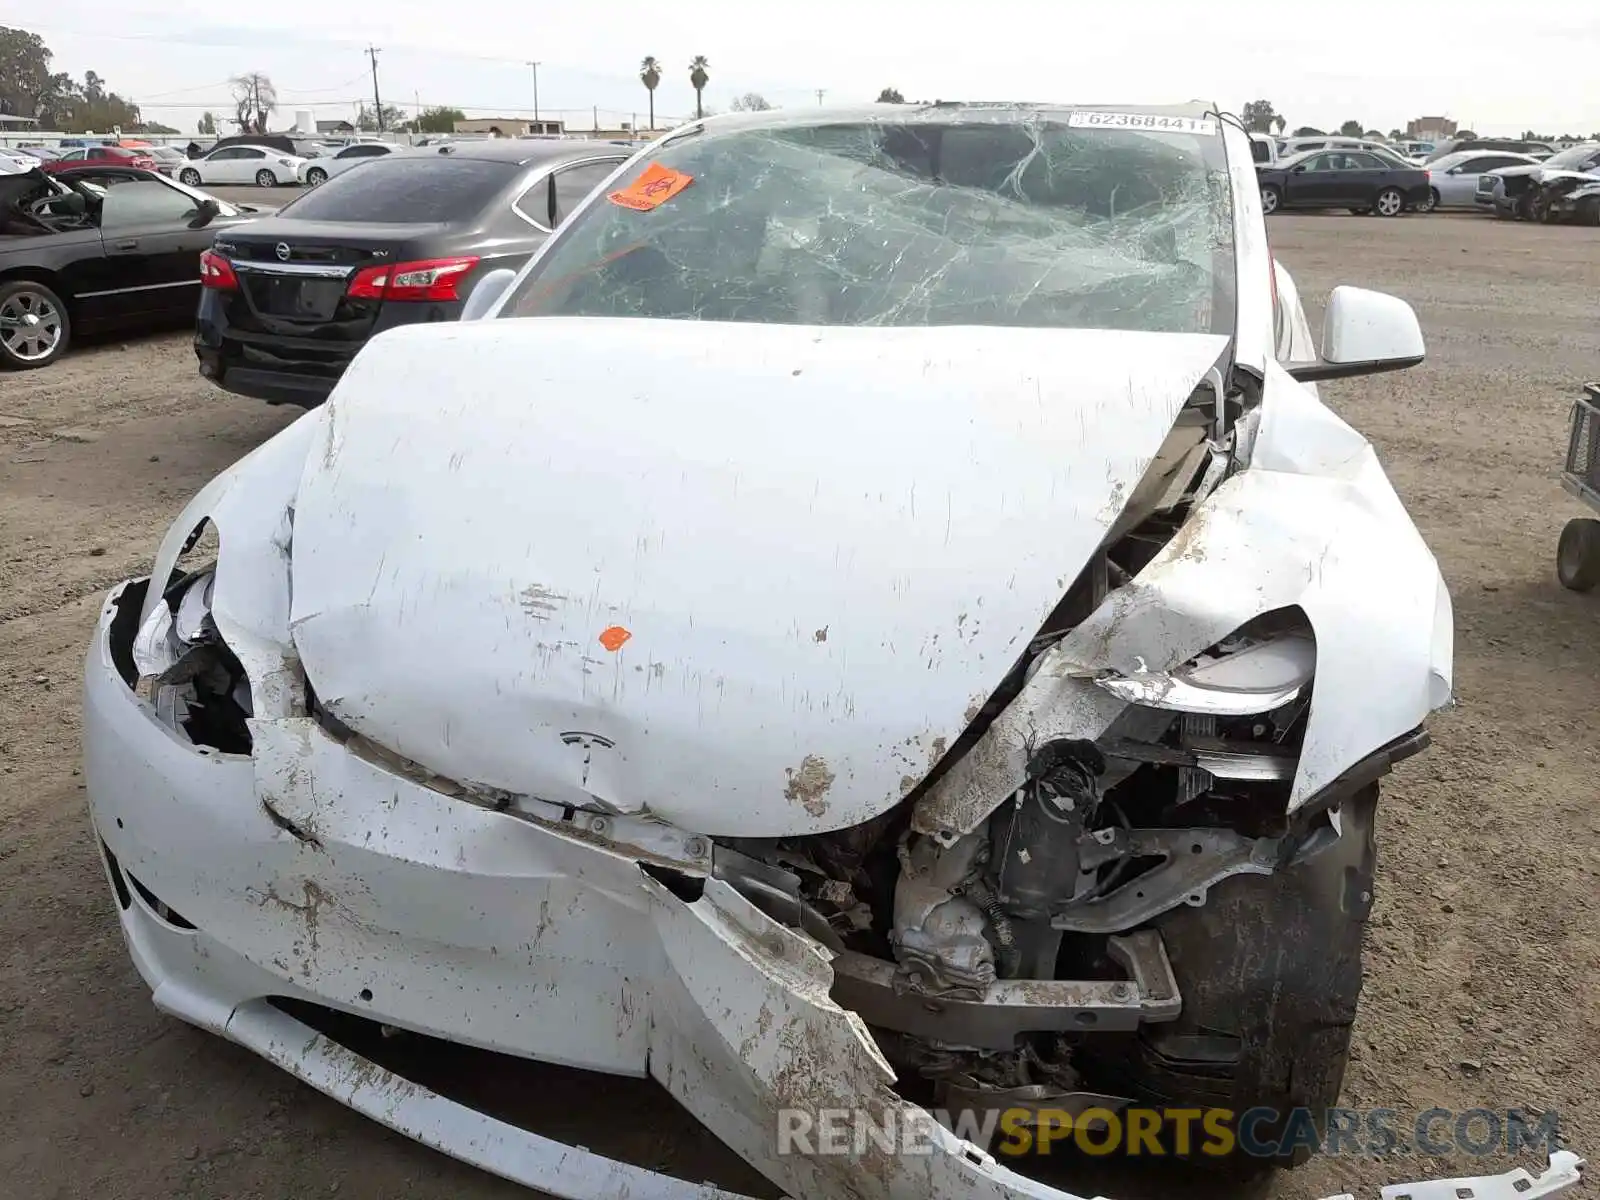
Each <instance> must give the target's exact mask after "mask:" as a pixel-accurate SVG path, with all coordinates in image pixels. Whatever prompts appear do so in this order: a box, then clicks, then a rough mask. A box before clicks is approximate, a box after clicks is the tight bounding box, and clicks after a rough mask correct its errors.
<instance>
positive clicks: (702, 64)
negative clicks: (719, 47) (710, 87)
mask: <svg viewBox="0 0 1600 1200" xmlns="http://www.w3.org/2000/svg"><path fill="white" fill-rule="evenodd" d="M710 82H711V64H710V63H709V62H707V61H706V56H705V55H704V54H696V55H695V56H694V58H692V59H690V60H689V83H690V85H691V86H692V87H693V88H694V115H695V116H696V117H703V116H705V115H706V107H705V91H706V84H708V83H710Z"/></svg>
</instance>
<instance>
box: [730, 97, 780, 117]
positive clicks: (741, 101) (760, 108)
mask: <svg viewBox="0 0 1600 1200" xmlns="http://www.w3.org/2000/svg"><path fill="white" fill-rule="evenodd" d="M771 107H772V103H771V102H770V101H769V100H768V99H767V98H766V97H765V96H763V95H762V94H761V93H760V92H746V93H745V94H744V95H742V96H739V97H737V98H736V99H735V100H734V102H733V103H732V104H730V105H728V108H729V110H730V111H732V112H766V111H767V110H768V109H770V108H771Z"/></svg>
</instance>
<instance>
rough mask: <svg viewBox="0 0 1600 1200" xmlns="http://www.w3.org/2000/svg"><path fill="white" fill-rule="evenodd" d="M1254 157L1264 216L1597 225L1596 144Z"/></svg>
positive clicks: (1599, 170)
mask: <svg viewBox="0 0 1600 1200" xmlns="http://www.w3.org/2000/svg"><path fill="white" fill-rule="evenodd" d="M1259 144H1260V143H1259V140H1258V142H1257V145H1258V146H1259ZM1257 158H1258V161H1257V163H1256V175H1257V178H1258V181H1259V183H1260V186H1261V206H1262V208H1263V209H1265V210H1266V212H1267V213H1268V214H1271V213H1275V212H1279V211H1281V210H1284V209H1289V208H1321V209H1327V208H1348V209H1349V210H1350V211H1351V212H1355V213H1376V214H1378V215H1379V216H1384V217H1395V216H1399V215H1400V214H1401V213H1403V212H1407V211H1411V212H1433V211H1435V210H1437V209H1456V210H1467V211H1471V210H1480V211H1490V212H1493V213H1495V214H1496V215H1498V216H1502V217H1515V218H1518V219H1521V220H1535V221H1546V222H1554V221H1564V220H1576V221H1579V222H1581V223H1583V224H1589V225H1600V143H1594V142H1590V143H1585V144H1583V145H1579V146H1573V147H1570V148H1569V149H1566V150H1563V151H1561V152H1560V153H1559V154H1554V155H1551V156H1550V157H1548V158H1545V159H1542V160H1541V159H1539V158H1537V157H1536V156H1534V155H1533V154H1530V153H1527V152H1525V151H1519V150H1506V149H1497V148H1492V147H1491V148H1481V147H1469V148H1467V149H1462V150H1453V151H1449V152H1447V153H1444V154H1440V155H1438V156H1437V157H1434V158H1432V159H1430V160H1429V161H1428V162H1427V163H1426V164H1418V163H1414V162H1409V161H1407V160H1405V159H1403V158H1401V157H1400V156H1399V155H1398V154H1396V153H1395V152H1393V151H1385V150H1384V149H1383V148H1381V147H1376V146H1374V147H1372V148H1368V149H1359V150H1350V149H1326V150H1307V151H1302V152H1301V153H1299V154H1295V155H1291V156H1290V157H1288V158H1282V159H1278V160H1277V161H1259V159H1260V155H1259V154H1258V155H1257Z"/></svg>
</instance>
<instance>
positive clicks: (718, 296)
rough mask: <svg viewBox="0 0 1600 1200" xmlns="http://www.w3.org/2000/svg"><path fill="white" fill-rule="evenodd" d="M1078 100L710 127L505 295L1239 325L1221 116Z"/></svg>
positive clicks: (511, 312) (687, 308)
mask: <svg viewBox="0 0 1600 1200" xmlns="http://www.w3.org/2000/svg"><path fill="white" fill-rule="evenodd" d="M1081 115H1082V114H1080V116H1081ZM1072 120H1073V118H1072V114H1071V113H1069V112H1068V111H1059V112H1058V111H1055V110H1048V111H1039V110H1031V109H1028V110H1019V109H1003V110H958V111H957V112H956V113H955V114H953V115H952V114H951V113H950V112H948V111H947V110H941V109H934V108H929V109H922V110H917V111H914V112H912V113H911V114H909V115H908V116H907V117H906V118H896V119H893V120H881V119H873V120H862V121H856V122H849V123H827V124H804V123H795V122H792V121H788V122H784V121H779V122H775V123H773V124H769V125H766V126H764V127H757V128H749V127H745V128H740V127H738V126H735V127H733V128H729V129H723V130H719V129H717V128H716V126H715V125H713V126H712V127H710V128H708V129H706V130H704V131H703V132H700V133H693V134H688V135H685V136H683V137H681V138H678V139H674V140H673V141H671V142H669V143H668V144H667V145H666V146H664V147H663V148H662V149H661V150H660V151H658V152H657V153H655V154H653V155H651V156H650V157H649V158H648V159H645V160H642V161H640V162H639V163H637V164H635V165H634V167H633V168H632V169H631V170H630V171H629V172H628V173H627V174H625V175H624V176H622V177H621V178H620V180H619V181H618V182H617V183H615V184H613V185H612V186H611V188H610V190H609V191H608V193H607V194H606V195H605V196H603V197H600V198H598V199H596V201H595V202H594V203H593V204H591V205H590V206H589V207H588V208H587V209H586V210H585V211H584V212H583V213H581V214H580V215H579V216H578V217H577V218H576V220H575V221H574V222H573V223H572V224H571V225H569V226H568V227H567V228H566V229H564V230H562V231H561V232H560V233H559V234H558V235H557V238H556V239H555V242H554V243H553V244H552V245H551V246H550V247H549V249H548V252H547V253H546V255H545V256H544V258H543V259H542V260H541V261H540V262H538V263H536V264H535V266H534V267H533V269H532V270H531V271H530V273H529V274H528V275H527V276H526V277H525V278H524V279H523V280H522V281H521V283H520V284H519V286H518V288H517V290H516V292H515V294H514V295H513V296H512V297H511V299H510V301H509V302H508V303H507V304H506V305H505V306H504V307H503V308H502V309H501V314H500V315H502V316H508V317H529V316H604V317H657V318H668V319H677V320H704V321H756V322H771V323H778V324H804V325H1013V326H1045V327H1071V328H1083V329H1127V330H1149V331H1155V332H1174V333H1180V332H1181V333H1229V332H1231V330H1232V323H1233V307H1234V306H1233V253H1232V246H1233V235H1232V214H1231V211H1230V204H1229V189H1228V183H1227V173H1226V164H1225V160H1224V156H1223V148H1222V138H1221V136H1220V134H1219V133H1217V132H1216V126H1215V124H1214V123H1212V122H1209V121H1192V120H1189V119H1186V118H1185V119H1177V118H1174V119H1172V123H1173V124H1174V126H1176V127H1175V128H1172V129H1163V130H1161V131H1159V132H1156V131H1138V132H1135V131H1133V130H1129V129H1122V128H1105V127H1088V128H1080V127H1074V125H1072V124H1071V123H1070V122H1071V121H1072Z"/></svg>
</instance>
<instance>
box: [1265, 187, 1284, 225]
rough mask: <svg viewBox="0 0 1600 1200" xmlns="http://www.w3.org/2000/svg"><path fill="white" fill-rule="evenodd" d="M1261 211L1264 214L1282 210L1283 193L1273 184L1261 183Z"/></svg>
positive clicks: (1267, 214) (1269, 214)
mask: <svg viewBox="0 0 1600 1200" xmlns="http://www.w3.org/2000/svg"><path fill="white" fill-rule="evenodd" d="M1261 211H1262V213H1263V214H1264V215H1265V216H1269V217H1270V216H1271V215H1272V214H1273V213H1275V212H1282V211H1283V193H1282V192H1281V191H1280V190H1279V189H1278V187H1277V186H1276V185H1275V184H1271V183H1264V184H1262V185H1261Z"/></svg>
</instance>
